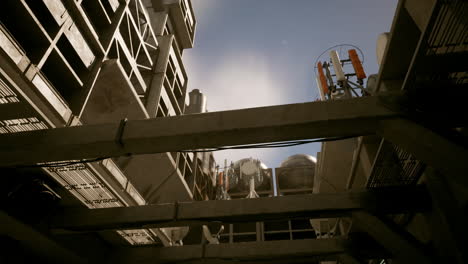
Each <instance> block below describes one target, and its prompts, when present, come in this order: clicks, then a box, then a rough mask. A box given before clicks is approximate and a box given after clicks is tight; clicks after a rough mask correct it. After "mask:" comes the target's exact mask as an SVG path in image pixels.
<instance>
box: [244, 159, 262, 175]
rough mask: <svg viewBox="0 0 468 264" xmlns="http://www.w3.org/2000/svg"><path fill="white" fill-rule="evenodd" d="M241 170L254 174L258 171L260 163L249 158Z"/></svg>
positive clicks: (245, 173) (247, 173)
mask: <svg viewBox="0 0 468 264" xmlns="http://www.w3.org/2000/svg"><path fill="white" fill-rule="evenodd" d="M240 169H241V172H242V174H244V175H252V174H254V173H256V172H257V171H258V165H257V163H256V162H255V161H253V160H248V161H247V162H244V163H243V164H242V165H241V167H240Z"/></svg>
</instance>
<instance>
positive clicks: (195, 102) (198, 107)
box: [185, 89, 206, 114]
mask: <svg viewBox="0 0 468 264" xmlns="http://www.w3.org/2000/svg"><path fill="white" fill-rule="evenodd" d="M189 98H190V104H189V105H188V106H187V109H186V110H185V113H187V114H198V113H204V112H206V96H205V95H204V94H203V93H201V92H200V90H198V89H194V90H192V91H191V92H190V93H189Z"/></svg>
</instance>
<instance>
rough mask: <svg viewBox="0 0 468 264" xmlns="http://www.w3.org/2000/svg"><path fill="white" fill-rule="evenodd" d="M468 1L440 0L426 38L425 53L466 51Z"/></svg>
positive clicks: (467, 41) (467, 39) (467, 43)
mask: <svg viewBox="0 0 468 264" xmlns="http://www.w3.org/2000/svg"><path fill="white" fill-rule="evenodd" d="M467 11H468V2H466V1H448V0H445V1H441V5H440V9H439V12H438V13H437V15H436V18H435V23H434V26H433V27H432V31H431V32H430V34H429V37H428V39H427V45H428V47H427V50H426V55H432V54H446V53H451V52H459V51H467V49H468V30H467V27H468V16H467Z"/></svg>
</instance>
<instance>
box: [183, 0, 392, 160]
mask: <svg viewBox="0 0 468 264" xmlns="http://www.w3.org/2000/svg"><path fill="white" fill-rule="evenodd" d="M192 4H193V7H194V11H195V17H196V19H197V32H196V37H195V47H194V48H193V49H191V50H185V51H184V61H185V67H186V69H187V72H188V77H189V90H192V89H200V90H201V91H202V92H203V93H204V94H205V95H206V96H207V101H208V110H209V111H210V112H213V111H222V110H230V109H241V108H250V107H258V106H267V105H278V104H290V103H299V102H308V101H313V100H315V99H316V98H317V97H318V91H317V87H316V82H315V77H314V73H313V70H314V69H313V68H314V61H315V59H316V58H317V57H318V56H319V55H320V53H322V51H324V50H326V49H327V48H329V47H331V46H333V45H337V44H342V43H348V44H353V45H356V46H358V47H359V48H361V50H362V51H363V52H364V56H365V58H364V69H365V70H366V73H368V75H369V74H372V73H376V72H377V70H378V66H377V63H376V58H375V57H376V56H375V43H376V40H377V36H378V35H379V34H380V33H382V32H385V31H389V30H390V26H391V22H392V19H393V15H394V12H395V8H396V5H397V0H353V1H346V0H340V1H338V0H321V1H313V0H288V1H286V0H192ZM318 151H320V144H309V145H305V146H299V147H290V148H281V149H266V150H237V151H221V152H216V153H215V158H216V160H217V162H218V164H223V160H224V159H225V158H227V159H228V162H229V161H231V160H232V161H236V160H238V159H240V158H244V157H253V158H258V159H260V160H262V161H263V162H264V163H265V164H266V165H267V166H269V167H277V166H279V164H280V163H281V161H282V160H284V159H286V158H287V157H289V156H290V155H293V154H297V153H306V154H310V155H313V156H316V153H317V152H318Z"/></svg>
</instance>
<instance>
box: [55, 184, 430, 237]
mask: <svg viewBox="0 0 468 264" xmlns="http://www.w3.org/2000/svg"><path fill="white" fill-rule="evenodd" d="M388 197H392V199H388ZM428 201H430V198H429V196H428V194H427V192H426V190H425V189H424V188H423V187H412V188H395V189H389V190H379V191H364V192H354V193H353V192H351V193H337V194H308V195H294V196H284V197H267V198H258V199H237V200H226V201H224V200H221V201H202V202H194V201H190V202H180V203H167V204H153V205H145V206H135V207H115V208H103V209H92V210H91V209H85V208H83V209H70V210H65V211H63V212H58V213H57V214H56V215H54V216H52V217H51V218H50V219H49V226H50V227H51V228H52V229H56V230H57V229H60V230H63V229H65V230H72V231H94V230H103V229H118V228H119V229H132V228H141V227H145V228H150V227H167V226H170V227H174V226H184V225H193V224H198V225H199V224H203V223H208V222H225V223H233V222H255V221H260V220H267V219H291V218H324V217H325V218H328V217H338V216H343V215H349V214H350V213H352V212H353V211H356V210H367V211H370V212H374V213H379V214H385V213H402V212H408V211H424V210H427V209H428V208H429V207H430V204H429V203H428Z"/></svg>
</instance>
